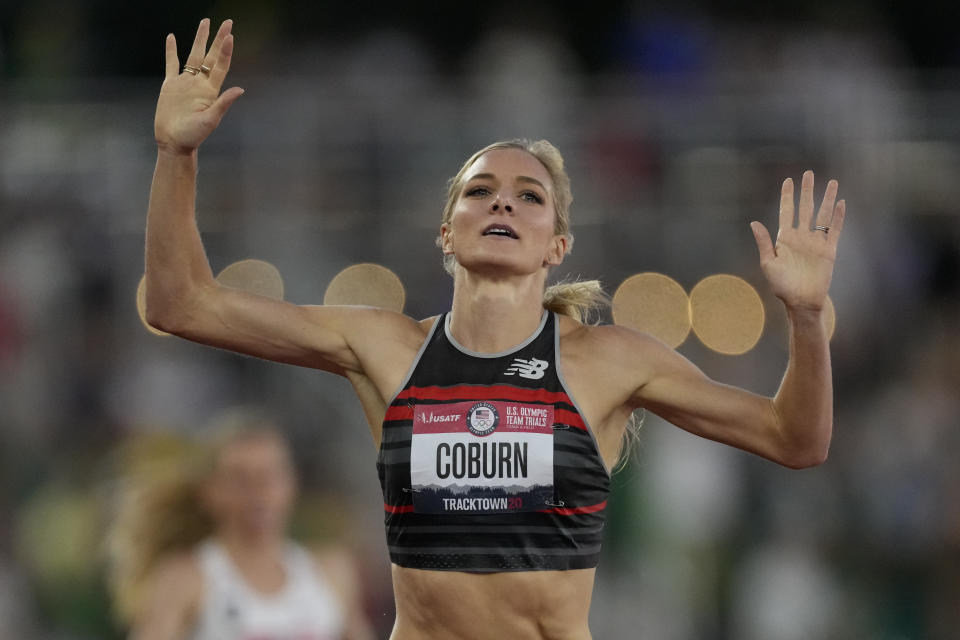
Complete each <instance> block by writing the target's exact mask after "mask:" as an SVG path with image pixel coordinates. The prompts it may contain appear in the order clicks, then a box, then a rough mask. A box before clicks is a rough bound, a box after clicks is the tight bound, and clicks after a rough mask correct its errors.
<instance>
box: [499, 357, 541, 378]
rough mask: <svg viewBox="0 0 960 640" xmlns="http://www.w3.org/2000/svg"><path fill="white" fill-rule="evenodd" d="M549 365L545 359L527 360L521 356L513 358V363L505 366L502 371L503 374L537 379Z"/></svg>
mask: <svg viewBox="0 0 960 640" xmlns="http://www.w3.org/2000/svg"><path fill="white" fill-rule="evenodd" d="M549 366H550V363H549V362H547V361H546V360H537V359H536V358H530V359H529V360H524V359H523V358H514V359H513V364H511V365H510V366H509V367H507V370H506V371H504V372H503V375H505V376H513V375H519V376H520V377H521V378H529V379H531V380H539V379H540V378H542V377H543V372H544V371H546V370H547V367H549Z"/></svg>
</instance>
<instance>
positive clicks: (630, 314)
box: [613, 272, 690, 348]
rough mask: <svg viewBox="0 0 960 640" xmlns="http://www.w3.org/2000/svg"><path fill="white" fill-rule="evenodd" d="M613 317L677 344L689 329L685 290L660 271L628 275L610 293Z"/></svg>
mask: <svg viewBox="0 0 960 640" xmlns="http://www.w3.org/2000/svg"><path fill="white" fill-rule="evenodd" d="M613 321H614V322H615V323H617V324H619V325H622V326H625V327H630V328H632V329H637V330H639V331H644V332H646V333H649V334H650V335H652V336H653V337H655V338H657V339H659V340H661V341H663V342H664V343H665V344H667V345H669V346H670V347H673V348H676V347H679V346H680V345H681V344H683V341H684V340H686V339H687V335H688V334H689V333H690V306H689V299H688V298H687V292H686V291H684V290H683V287H682V286H680V284H679V283H678V282H677V281H676V280H674V279H673V278H671V277H669V276H666V275H663V274H662V273H649V272H648V273H638V274H636V275H632V276H630V277H629V278H627V279H626V280H624V281H623V283H621V285H620V286H619V287H617V290H616V292H615V293H614V294H613Z"/></svg>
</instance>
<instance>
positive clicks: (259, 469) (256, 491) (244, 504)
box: [206, 435, 296, 536]
mask: <svg viewBox="0 0 960 640" xmlns="http://www.w3.org/2000/svg"><path fill="white" fill-rule="evenodd" d="M295 492H296V489H295V481H294V473H293V465H292V463H291V461H290V454H289V451H288V450H287V447H286V445H284V444H283V442H281V441H280V440H279V439H278V438H276V437H274V436H270V435H255V436H251V437H249V438H242V439H240V440H237V441H235V442H231V443H230V444H228V445H227V446H226V447H224V449H223V450H222V451H221V452H220V454H219V456H218V457H217V464H216V468H215V469H214V472H213V475H212V476H211V477H210V480H209V482H208V484H207V487H206V498H207V504H208V505H209V507H210V509H211V511H212V513H213V517H214V520H215V521H216V523H217V528H218V530H224V529H232V530H233V531H235V532H238V533H242V534H245V535H248V536H271V535H281V534H283V533H284V530H285V529H286V525H287V519H288V518H289V515H290V510H291V507H292V505H293V500H294V494H295Z"/></svg>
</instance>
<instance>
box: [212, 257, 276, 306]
mask: <svg viewBox="0 0 960 640" xmlns="http://www.w3.org/2000/svg"><path fill="white" fill-rule="evenodd" d="M217 282H219V283H220V284H222V285H224V286H226V287H232V288H234V289H242V290H243V291H249V292H250V293H256V294H258V295H261V296H266V297H267V298H273V299H274V300H283V278H282V277H281V276H280V271H279V270H278V269H277V268H276V267H275V266H273V265H272V264H270V263H269V262H265V261H263V260H255V259H252V258H251V259H247V260H240V261H239V262H234V263H233V264H231V265H230V266H228V267H227V268H225V269H224V270H223V271H221V272H220V274H219V275H218V276H217Z"/></svg>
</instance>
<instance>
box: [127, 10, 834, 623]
mask: <svg viewBox="0 0 960 640" xmlns="http://www.w3.org/2000/svg"><path fill="white" fill-rule="evenodd" d="M231 28H232V23H231V22H230V21H226V22H224V23H223V24H222V25H221V27H220V29H219V31H218V32H217V34H216V37H215V38H214V40H213V43H212V44H211V45H210V48H209V50H208V49H207V48H206V44H207V41H208V37H209V30H210V23H209V21H208V20H204V21H202V22H201V23H200V27H199V29H198V31H197V34H196V38H195V40H194V43H193V47H192V49H191V51H190V54H189V57H188V58H187V60H186V64H185V65H184V67H183V70H182V71H181V69H180V65H179V60H178V57H177V50H176V41H175V39H174V37H173V35H172V34H171V35H169V36H168V37H167V42H166V78H165V80H164V83H163V87H162V90H161V92H160V97H159V100H158V104H157V112H156V121H155V135H156V141H157V145H158V157H157V166H156V171H155V174H154V178H153V185H152V190H151V194H150V204H149V211H148V215H147V240H146V278H147V296H146V303H147V319H148V321H149V322H150V324H152V325H154V326H156V327H158V328H160V329H163V330H164V331H168V332H170V333H174V334H176V335H179V336H181V337H184V338H187V339H189V340H193V341H196V342H200V343H203V344H207V345H212V346H216V347H220V348H224V349H229V350H232V351H236V352H240V353H245V354H249V355H253V356H258V357H261V358H266V359H269V360H275V361H280V362H286V363H291V364H296V365H301V366H306V367H313V368H317V369H322V370H325V371H330V372H333V373H336V374H339V375H341V376H344V377H346V378H347V379H348V380H349V381H350V382H351V383H352V385H353V387H354V389H355V390H356V393H357V395H358V397H359V398H360V401H361V404H362V406H363V408H364V411H365V414H366V416H367V419H368V421H369V423H370V428H371V431H372V433H373V439H374V442H375V444H376V445H377V447H378V452H379V453H378V459H377V467H378V470H379V473H380V480H381V484H382V487H383V492H384V508H385V520H386V527H387V544H388V548H389V551H390V557H391V560H392V562H393V569H392V572H393V583H394V593H395V598H396V603H397V619H396V622H395V626H394V632H393V638H396V639H397V640H409V639H413V638H478V639H479V638H492V639H493V638H496V639H500V638H517V639H522V638H550V639H554V638H571V639H572V638H577V639H582V638H589V637H590V632H589V629H588V627H587V617H588V611H589V608H590V597H591V590H592V586H593V581H594V572H595V567H596V563H597V554H598V552H599V536H600V530H601V529H602V526H603V510H604V506H605V504H606V500H605V496H606V492H607V490H608V487H609V482H608V481H609V477H608V470H609V468H610V467H611V466H612V465H613V464H614V463H615V461H616V459H617V457H618V455H619V453H620V449H621V442H622V439H623V436H624V433H625V431H626V425H627V423H628V418H629V417H630V415H631V413H632V412H633V411H634V410H635V409H637V408H640V407H643V408H645V409H648V410H650V411H653V412H655V413H656V414H658V415H660V416H662V417H663V418H665V419H666V420H668V421H670V422H672V423H673V424H675V425H677V426H679V427H681V428H683V429H686V430H687V431H690V432H691V433H694V434H697V435H699V436H702V437H705V438H709V439H711V440H716V441H718V442H722V443H725V444H728V445H731V446H734V447H737V448H740V449H743V450H745V451H749V452H752V453H755V454H757V455H760V456H762V457H764V458H767V459H769V460H773V461H775V462H777V463H780V464H782V465H785V466H788V467H791V468H802V467H808V466H811V465H816V464H819V463H821V462H822V461H823V460H824V459H825V458H826V455H827V449H828V446H829V443H830V436H831V430H832V421H833V416H832V381H831V371H830V353H829V344H828V340H827V333H826V329H825V323H824V314H823V307H824V302H825V299H826V295H827V290H828V288H829V285H830V279H831V276H832V272H833V264H834V258H835V255H836V247H837V240H838V237H839V236H840V231H841V229H842V227H843V219H844V202H843V201H842V200H841V201H839V202H837V203H836V204H834V203H835V199H836V194H837V183H836V182H835V181H830V182H829V183H828V184H827V188H826V193H825V196H824V199H823V202H822V205H821V206H820V207H819V209H818V210H817V211H815V207H814V201H813V174H812V173H811V172H809V171H808V172H806V173H805V174H804V176H803V182H802V185H801V188H800V199H799V212H798V213H799V215H798V219H799V220H798V222H799V224H798V225H797V226H796V227H795V226H794V224H793V222H794V207H795V205H794V187H793V182H792V181H791V180H789V179H788V180H786V181H785V182H784V183H783V188H782V191H781V201H780V231H779V233H778V235H777V241H776V244H775V245H774V243H773V242H772V240H771V238H770V235H769V233H768V231H767V230H766V228H765V227H764V226H763V225H762V224H760V223H759V222H753V223H752V224H751V228H752V230H753V233H754V236H755V239H756V242H757V246H758V248H759V252H760V261H761V264H762V267H763V272H764V275H765V277H766V279H767V281H768V283H769V286H770V287H771V289H772V290H773V293H774V294H775V295H776V296H777V297H779V298H780V299H781V300H782V301H783V303H784V305H785V307H786V311H787V317H788V318H789V325H790V338H789V341H790V357H789V362H788V364H787V369H786V374H785V376H784V378H783V381H782V383H781V385H780V388H779V390H778V391H777V393H776V395H775V396H774V397H773V398H767V397H762V396H759V395H755V394H753V393H750V392H748V391H744V390H741V389H738V388H734V387H731V386H726V385H723V384H719V383H717V382H714V381H712V380H710V379H709V378H708V377H707V376H705V375H704V374H703V373H702V372H701V371H700V370H698V369H697V368H696V367H695V366H693V365H692V364H691V363H690V362H688V361H687V360H686V359H684V358H683V357H681V356H680V355H678V354H677V353H676V352H674V351H673V350H671V349H669V348H668V347H666V346H664V345H663V344H662V343H660V342H658V341H657V340H655V339H653V338H651V337H650V336H647V335H645V334H643V333H640V332H637V331H633V330H630V329H627V328H624V327H618V326H609V325H604V326H594V325H588V324H584V323H582V322H581V321H580V320H581V319H582V318H579V317H576V316H579V315H580V313H579V311H582V310H583V309H584V308H585V307H588V306H590V304H591V303H592V302H593V301H595V300H596V296H597V292H596V290H595V288H594V285H593V284H591V283H575V284H572V285H560V286H559V287H558V286H554V287H551V288H550V289H546V287H545V283H546V279H547V273H548V271H549V270H550V269H551V268H552V267H555V266H557V265H559V264H561V262H562V261H563V258H564V255H565V254H566V253H567V251H569V249H570V243H571V240H572V237H571V235H570V233H569V219H568V215H569V211H568V208H569V204H570V199H571V197H570V190H569V183H568V180H567V177H566V174H565V173H564V171H563V163H562V160H561V158H560V156H559V153H558V152H557V151H556V149H554V148H553V147H552V146H551V145H550V144H549V143H546V142H542V141H541V142H539V143H524V142H511V143H501V144H496V145H492V146H490V147H488V148H486V149H484V150H481V151H480V152H478V153H477V154H475V155H474V156H473V157H471V158H470V159H469V160H468V161H467V163H466V164H465V165H464V166H463V168H462V169H461V171H460V172H459V174H458V175H457V176H456V177H455V178H454V180H453V181H452V182H451V185H450V190H449V193H448V200H447V206H446V209H445V211H444V216H443V221H442V224H441V225H440V237H439V244H440V246H441V249H442V251H443V254H444V257H445V261H446V263H447V264H448V266H449V268H450V271H452V274H453V280H454V295H453V305H452V308H451V310H450V312H449V313H446V314H443V315H442V316H440V317H439V318H428V319H426V320H420V321H418V320H414V319H412V318H409V317H407V316H404V315H402V314H399V313H393V312H390V311H385V310H381V309H372V308H359V307H330V306H297V305H293V304H290V303H287V302H282V301H274V300H270V299H266V298H262V297H258V296H256V295H251V294H249V293H244V292H241V291H236V290H232V289H229V288H226V287H223V286H220V285H218V284H217V282H216V281H215V280H214V278H213V275H212V273H211V270H210V267H209V265H208V262H207V259H206V256H205V254H204V250H203V246H202V244H201V240H200V235H199V233H198V230H197V225H196V222H195V214H194V204H195V202H194V190H195V186H196V182H195V181H196V173H197V148H198V147H199V146H200V144H201V143H202V142H203V140H204V139H205V138H206V137H207V136H208V135H210V133H211V132H212V131H213V130H214V129H215V128H216V127H217V125H218V123H219V122H220V120H221V118H222V117H223V115H224V114H225V113H226V111H227V109H228V108H229V107H230V106H231V105H232V104H233V103H234V102H235V101H236V100H237V98H238V97H239V96H240V95H241V94H242V93H243V91H242V90H241V89H239V88H236V87H234V88H230V89H227V90H226V91H224V92H222V93H221V92H220V89H221V86H222V84H223V82H224V79H225V77H226V75H227V71H228V69H229V67H230V59H231V54H232V52H233V46H234V37H233V35H232V34H231ZM556 311H560V312H561V313H556Z"/></svg>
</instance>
